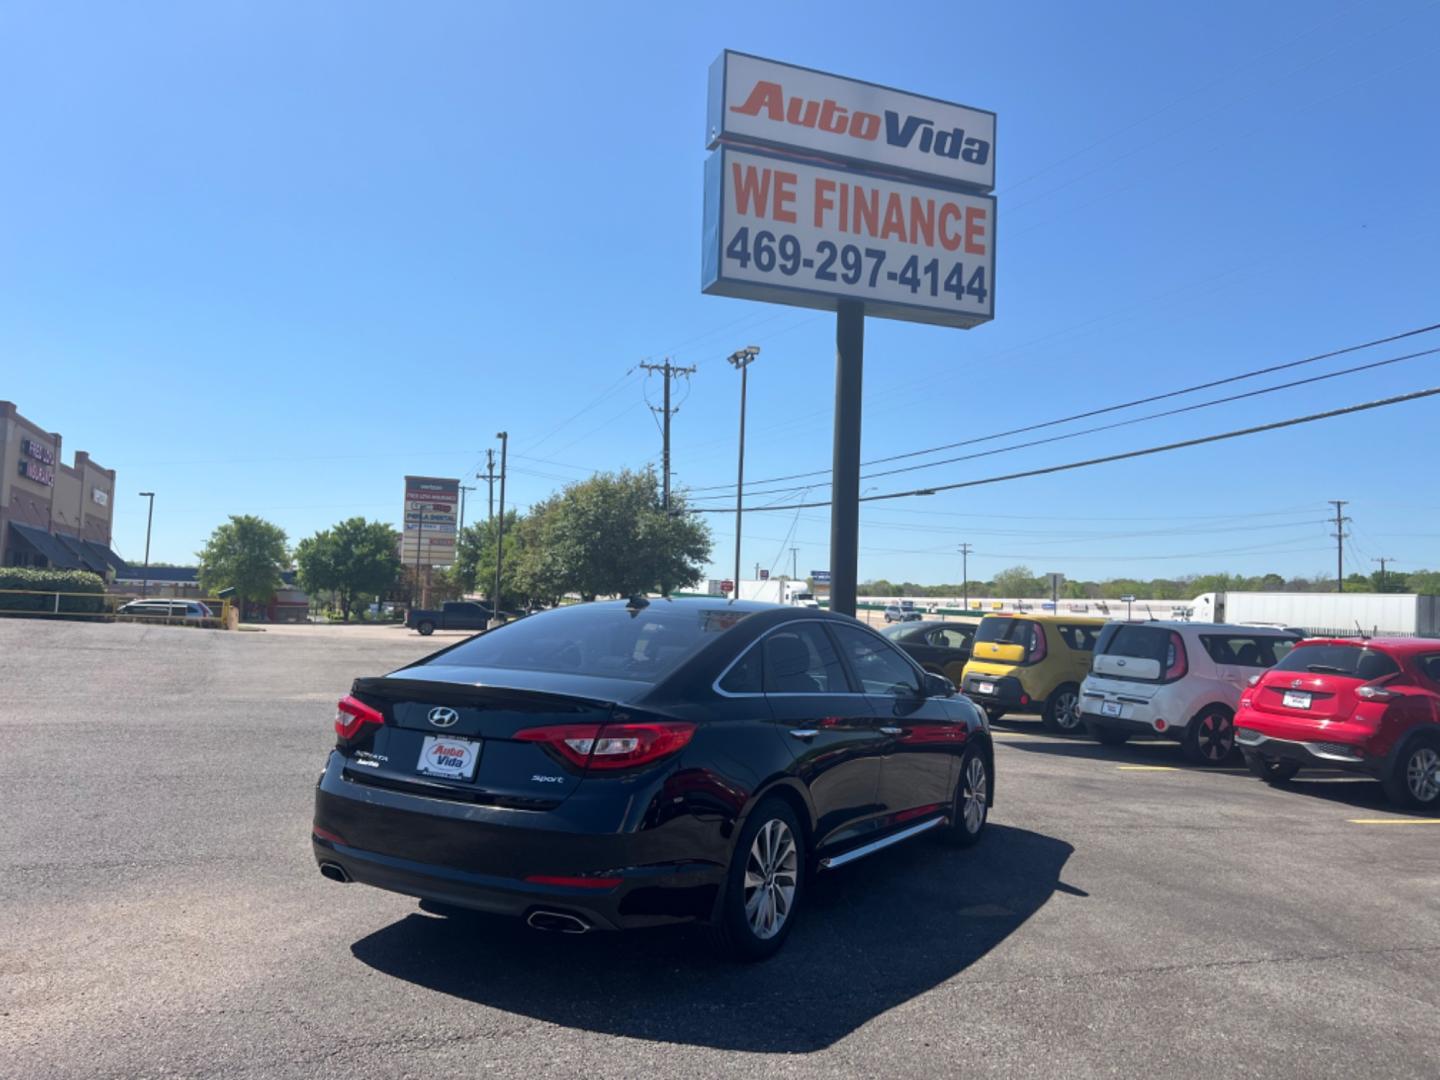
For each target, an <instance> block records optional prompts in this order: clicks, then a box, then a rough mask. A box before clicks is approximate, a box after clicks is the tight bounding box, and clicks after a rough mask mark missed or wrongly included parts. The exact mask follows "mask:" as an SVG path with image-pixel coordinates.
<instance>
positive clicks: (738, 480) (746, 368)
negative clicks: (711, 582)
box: [728, 345, 859, 615]
mask: <svg viewBox="0 0 1440 1080" xmlns="http://www.w3.org/2000/svg"><path fill="white" fill-rule="evenodd" d="M759 355H760V346H759V345H746V346H745V348H743V349H736V350H735V351H734V352H733V353H731V354H730V356H729V357H728V359H729V361H730V363H731V364H733V365H735V370H736V371H738V372H740V462H739V465H738V467H737V468H736V471H735V595H736V597H739V595H740V522H741V516H742V514H743V512H744V501H745V388H746V385H747V384H748V382H749V379H750V365H751V364H753V363H754V362H755V358H756V357H757V356H759ZM856 452H857V453H858V452H859V450H858V448H857V450H856ZM857 472H858V470H857ZM852 591H853V590H852ZM850 606H851V608H854V606H855V599H854V597H853V596H852V597H851V599H850ZM831 610H832V611H833V610H834V608H833V607H832V608H831ZM845 614H847V615H853V614H854V611H853V610H852V611H847V612H845Z"/></svg>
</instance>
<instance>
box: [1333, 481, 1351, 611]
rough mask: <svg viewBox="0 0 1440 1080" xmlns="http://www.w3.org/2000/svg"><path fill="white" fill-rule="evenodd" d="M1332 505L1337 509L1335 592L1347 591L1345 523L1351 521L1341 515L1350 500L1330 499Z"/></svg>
mask: <svg viewBox="0 0 1440 1080" xmlns="http://www.w3.org/2000/svg"><path fill="white" fill-rule="evenodd" d="M1328 501H1329V503H1330V505H1332V506H1333V507H1335V533H1334V536H1335V591H1336V592H1344V591H1345V523H1346V522H1347V521H1349V520H1350V519H1349V518H1348V517H1344V516H1342V515H1341V513H1340V508H1341V507H1343V506H1344V505H1345V504H1346V503H1347V502H1348V501H1349V500H1348V499H1330V500H1328Z"/></svg>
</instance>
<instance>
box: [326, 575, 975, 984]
mask: <svg viewBox="0 0 1440 1080" xmlns="http://www.w3.org/2000/svg"><path fill="white" fill-rule="evenodd" d="M335 731H336V736H337V738H336V744H335V749H334V750H333V751H332V752H331V754H330V757H329V760H328V762H327V763H326V766H325V771H324V773H323V774H322V776H321V778H320V782H319V785H318V788H317V790H316V797H315V820H314V826H313V830H312V832H313V836H312V841H313V848H314V853H315V858H316V860H317V862H318V863H319V865H320V870H321V872H322V873H323V874H324V875H325V876H326V877H328V878H330V879H332V880H334V881H341V882H350V881H358V882H363V883H365V884H369V885H375V886H379V887H380V888H385V889H392V890H394V891H396V892H401V893H406V894H409V895H411V896H417V897H422V898H425V899H427V900H429V901H432V902H434V901H438V902H440V903H442V904H449V905H452V906H461V907H467V908H473V909H479V910H483V911H488V912H494V913H500V914H505V915H511V916H515V917H518V918H522V919H524V920H525V922H527V923H528V924H529V925H530V926H532V927H535V928H537V929H542V930H555V931H561V932H566V933H584V932H586V931H588V930H591V929H622V928H632V927H642V926H655V925H661V924H666V923H675V922H683V921H702V922H706V923H709V924H711V926H712V927H713V929H714V935H715V937H716V939H717V942H718V944H719V945H720V946H721V947H722V948H723V949H724V951H726V952H727V953H729V954H731V955H735V956H739V957H743V958H751V959H754V958H760V957H764V956H768V955H770V954H771V953H773V952H775V951H776V950H777V949H778V948H779V947H780V946H781V944H782V943H783V942H784V940H785V937H786V936H787V935H788V933H789V932H790V928H791V927H792V926H793V925H794V921H795V916H796V914H797V913H798V912H799V911H800V910H801V908H803V906H804V898H805V895H806V890H807V886H808V882H809V879H810V875H811V874H813V873H815V872H818V871H823V870H825V869H828V868H831V867H837V866H841V865H843V864H845V863H848V862H851V861H853V860H855V859H859V858H862V857H863V856H865V855H869V854H871V853H872V852H875V851H879V850H881V849H882V848H885V847H888V846H889V845H891V844H893V843H896V842H898V841H901V840H905V839H907V838H909V837H912V836H915V835H917V834H919V833H923V832H933V833H934V834H936V835H938V836H940V837H942V838H945V839H947V840H949V841H951V842H952V843H955V844H958V845H962V846H965V845H969V844H973V843H974V842H975V841H977V840H978V839H979V838H980V836H981V834H982V831H983V830H984V827H985V823H986V819H987V814H988V810H989V806H990V805H991V803H992V802H993V797H994V756H993V749H992V745H991V741H990V731H989V728H988V726H987V721H986V720H985V717H984V715H983V714H982V713H981V712H980V711H979V710H978V709H976V708H975V707H974V706H973V705H971V704H970V702H969V701H968V700H966V699H965V698H963V697H959V696H956V695H955V694H954V688H953V687H952V686H950V685H949V684H948V683H947V682H945V680H943V679H939V678H936V677H934V676H930V675H927V674H926V673H925V672H924V671H922V670H921V669H920V668H919V667H918V666H917V665H916V664H915V663H914V662H913V661H912V660H910V659H909V658H908V657H906V656H905V654H904V653H902V652H901V651H900V650H898V649H896V648H895V647H894V646H893V645H891V644H890V643H889V642H888V641H886V640H885V639H884V638H883V637H881V636H880V635H879V634H877V633H876V632H875V631H873V630H871V629H869V628H868V627H866V626H863V625H861V624H860V623H858V622H856V621H855V620H853V619H850V618H848V617H846V616H843V615H835V614H831V613H830V612H827V611H821V610H818V609H805V608H793V607H780V606H776V605H770V604H759V603H747V602H731V603H723V602H717V601H716V600H713V599H704V598H696V599H683V600H651V601H646V600H644V599H636V600H632V601H629V602H625V601H613V602H603V603H594V604H581V605H576V606H574V607H567V608H558V609H556V610H553V611H546V612H541V613H540V614H537V615H532V616H530V617H529V618H526V619H522V620H520V621H518V622H515V623H512V624H510V625H508V626H504V627H501V628H499V629H496V630H491V631H490V632H489V633H486V634H482V635H480V636H478V637H474V638H470V639H468V640H466V641H462V642H460V643H459V644H456V645H454V646H452V647H450V648H448V649H445V650H443V651H441V652H438V653H435V654H434V655H432V656H429V657H427V658H426V659H424V660H421V661H419V662H418V663H416V664H414V665H413V666H411V667H408V668H403V669H401V670H400V671H396V672H392V673H391V674H389V675H386V676H382V677H378V678H361V679H357V680H355V683H354V685H353V686H352V688H351V692H350V694H349V696H347V697H346V698H344V699H343V700H342V701H341V702H340V706H339V714H338V715H337V716H336V719H335Z"/></svg>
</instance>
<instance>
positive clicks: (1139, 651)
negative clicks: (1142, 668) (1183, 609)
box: [1095, 623, 1175, 671]
mask: <svg viewBox="0 0 1440 1080" xmlns="http://www.w3.org/2000/svg"><path fill="white" fill-rule="evenodd" d="M1095 653H1096V655H1097V656H1133V657H1135V658H1136V659H1139V660H1155V661H1158V662H1159V664H1160V670H1161V671H1164V670H1165V669H1166V668H1168V667H1169V666H1170V665H1171V664H1172V663H1174V662H1175V657H1174V655H1173V654H1172V652H1171V645H1170V631H1169V630H1165V629H1163V628H1161V627H1159V626H1131V625H1127V624H1125V623H1110V624H1109V625H1108V626H1106V627H1105V629H1104V630H1102V631H1101V632H1100V642H1099V644H1098V645H1096V647H1095Z"/></svg>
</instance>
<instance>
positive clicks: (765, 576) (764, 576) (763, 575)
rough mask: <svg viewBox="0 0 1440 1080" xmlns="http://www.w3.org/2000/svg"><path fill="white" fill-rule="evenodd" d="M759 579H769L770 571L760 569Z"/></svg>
mask: <svg viewBox="0 0 1440 1080" xmlns="http://www.w3.org/2000/svg"><path fill="white" fill-rule="evenodd" d="M760 580H761V581H769V580H770V571H769V570H761V571H760Z"/></svg>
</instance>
